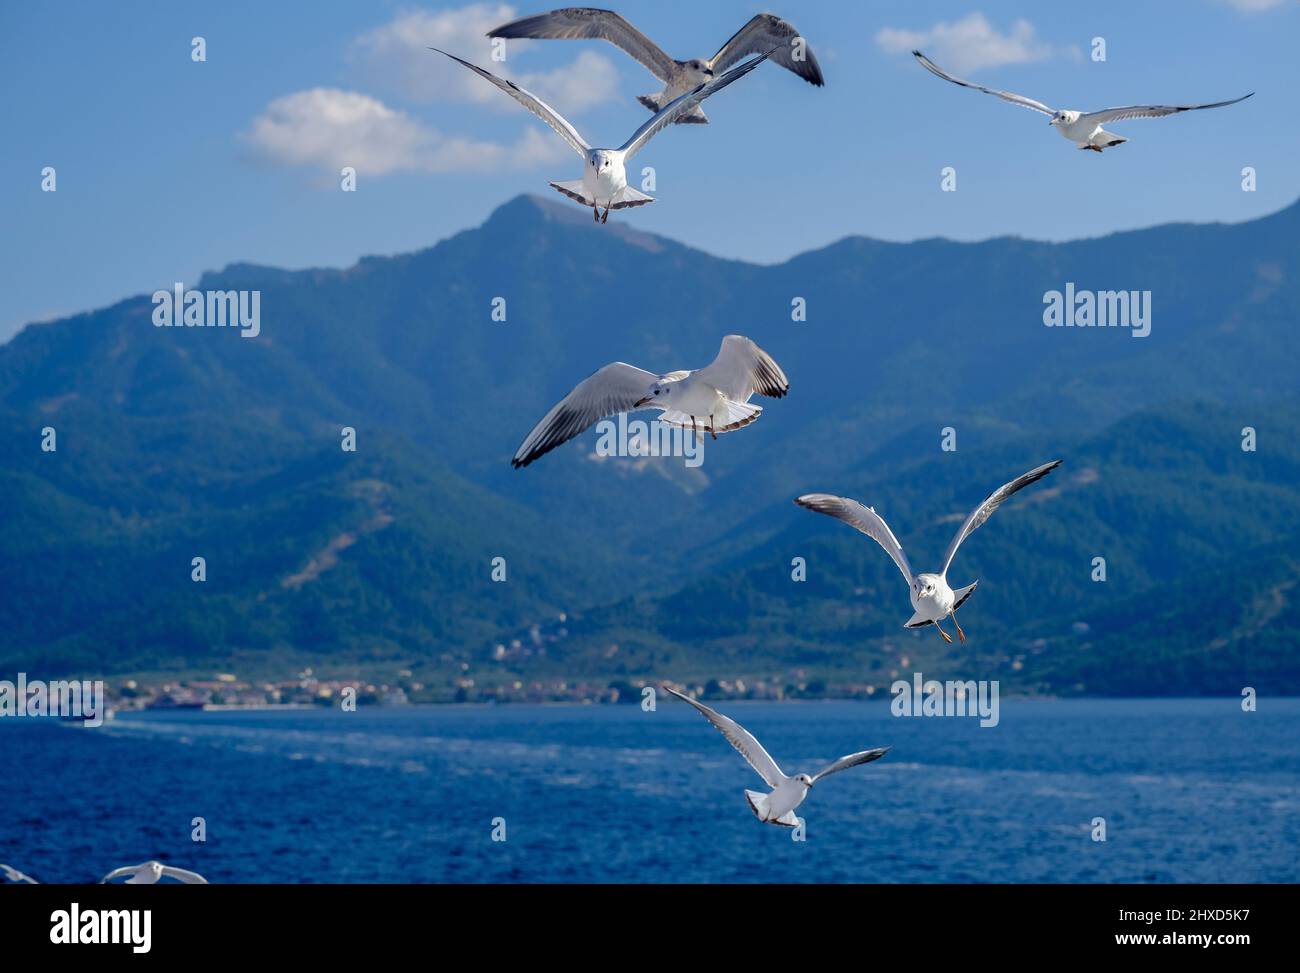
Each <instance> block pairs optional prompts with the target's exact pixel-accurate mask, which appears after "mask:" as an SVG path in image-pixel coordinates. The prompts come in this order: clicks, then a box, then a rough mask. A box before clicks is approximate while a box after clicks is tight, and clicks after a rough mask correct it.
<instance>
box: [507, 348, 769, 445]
mask: <svg viewBox="0 0 1300 973" xmlns="http://www.w3.org/2000/svg"><path fill="white" fill-rule="evenodd" d="M789 390H790V380H789V379H787V378H786V377H785V372H783V371H781V366H780V365H778V364H777V363H776V360H775V359H773V358H772V356H771V355H769V354H768V353H767V352H765V351H764V350H763V349H762V348H760V347H758V345H756V344H754V342H753V341H752V340H750V339H749V338H746V337H744V336H743V335H738V334H729V335H727V336H726V337H725V338H723V339H722V347H720V348H719V349H718V356H717V357H716V358H715V359H713V361H712V362H711V363H710V364H708V365H706V366H705V367H704V368H699V369H695V370H694V371H689V370H682V371H676V372H667V373H665V374H663V375H656V374H655V373H654V372H648V371H646V370H645V369H643V368H637V367H636V366H635V365H629V364H627V363H626V362H621V361H619V362H612V363H610V364H608V365H606V366H605V367H604V368H601V369H599V370H598V371H596V372H594V373H593V374H592V375H590V376H589V377H588V378H586V379H584V380H583V381H581V382H579V383H578V385H577V387H576V388H574V390H573V391H572V392H570V393H569V394H568V395H566V396H565V397H564V398H563V399H561V400H560V401H559V402H557V403H556V404H555V405H554V406H552V407H551V410H550V411H549V412H547V413H546V415H545V416H543V417H542V420H541V421H540V422H539V423H537V425H536V426H534V427H533V431H532V432H530V433H529V434H528V436H527V438H526V439H524V441H523V442H522V443H521V444H520V445H519V449H517V450H516V451H515V457H514V459H513V460H511V465H512V466H514V467H515V468H516V469H518V468H519V467H521V466H527V465H528V464H529V463H531V462H533V460H535V459H537V458H538V457H540V456H544V455H545V454H546V453H549V452H550V451H551V450H553V449H554V448H555V447H556V446H559V445H560V444H562V443H565V442H568V441H569V440H570V439H572V438H573V437H574V436H577V435H579V434H580V433H582V432H584V431H585V430H587V429H589V428H591V426H593V425H594V424H595V423H597V422H599V421H600V420H601V419H604V418H606V417H608V416H613V415H617V414H618V413H620V412H632V411H634V410H636V409H659V410H660V412H661V413H662V414H661V415H660V417H659V421H660V422H666V423H668V424H669V425H673V426H680V427H681V428H683V429H686V428H689V429H691V430H692V431H693V432H695V433H696V435H700V434H702V433H704V432H708V433H710V434H712V436H713V438H714V439H717V438H718V433H723V432H732V431H733V430H736V429H740V428H742V427H743V426H747V425H749V424H750V423H751V422H754V421H755V420H757V419H758V417H759V416H760V415H762V413H763V407H762V406H760V405H750V403H749V400H750V398H752V397H753V396H754V395H755V394H757V395H766V396H769V397H771V398H774V399H779V398H781V397H783V396H784V395H785V394H786V392H788V391H789Z"/></svg>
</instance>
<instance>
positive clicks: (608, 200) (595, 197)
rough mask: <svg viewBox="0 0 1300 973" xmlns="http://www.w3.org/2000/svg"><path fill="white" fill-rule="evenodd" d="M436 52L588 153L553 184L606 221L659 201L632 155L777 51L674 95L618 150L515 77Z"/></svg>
mask: <svg viewBox="0 0 1300 973" xmlns="http://www.w3.org/2000/svg"><path fill="white" fill-rule="evenodd" d="M430 50H433V51H438V53H439V54H446V55H447V57H449V58H451V59H452V60H453V61H456V62H457V63H459V64H463V65H465V67H467V68H469V69H470V70H471V71H474V72H475V73H477V74H479V75H481V76H482V77H484V78H487V80H489V81H491V82H492V83H493V84H494V85H496V86H497V87H498V88H500V89H501V90H502V91H504V92H505V93H506V94H508V95H509V96H510V97H511V98H514V99H515V100H516V101H517V102H519V104H521V105H523V106H524V107H525V108H527V109H528V110H529V111H530V112H532V113H533V114H534V115H536V116H537V117H538V118H540V119H541V120H542V121H544V122H545V123H546V124H547V125H549V126H551V128H553V129H555V131H556V133H558V134H559V136H560V138H562V139H564V141H565V142H567V143H568V144H569V146H570V147H571V148H572V149H573V150H574V151H575V152H577V153H578V155H580V156H582V158H583V163H584V165H583V170H582V178H581V179H574V180H570V181H568V182H553V183H551V184H550V185H551V186H552V188H554V189H556V190H557V191H559V192H561V193H563V194H564V195H565V196H568V197H569V198H570V199H573V200H577V201H578V202H579V203H581V204H582V205H583V206H590V207H591V209H592V217H593V218H594V219H596V220H597V221H599V222H601V223H604V222H605V221H606V220H608V219H609V211H610V210H611V209H624V208H626V207H628V206H644V205H645V204H646V203H653V202H654V197H653V196H647V195H646V194H645V193H642V192H638V191H637V190H635V189H633V188H632V187H631V186H629V185H628V184H627V161H628V160H629V159H631V158H632V156H634V155H636V154H637V153H638V152H640V151H641V149H642V148H644V147H645V144H646V143H647V142H649V141H650V140H651V139H652V138H654V136H655V134H656V133H657V132H658V131H659V130H660V129H662V128H663V127H664V126H666V125H667V124H668V123H669V122H671V121H673V120H674V119H675V118H677V117H678V116H680V115H681V114H682V113H683V112H686V111H690V109H691V108H693V107H695V106H696V105H698V104H699V103H700V102H701V101H703V100H704V99H705V98H707V97H709V95H711V94H713V93H714V92H717V91H721V90H722V89H723V88H725V87H726V86H727V85H729V84H731V82H733V81H736V80H738V79H739V78H743V77H744V76H745V75H747V74H748V73H749V72H750V71H752V70H754V68H756V67H758V65H759V64H761V63H762V62H763V61H766V60H767V59H768V57H770V56H771V54H772V52H771V51H768V52H767V53H765V54H761V55H759V56H758V57H755V58H751V59H750V60H748V61H746V62H745V63H744V64H742V65H741V66H740V67H738V68H732V69H731V70H730V71H728V72H727V73H726V74H724V75H722V77H720V78H714V79H712V80H710V81H707V82H704V83H701V84H698V85H696V86H695V87H694V88H692V89H691V90H690V91H688V92H686V94H684V95H682V96H681V97H679V98H675V99H673V100H672V101H671V102H669V103H668V104H667V105H665V106H664V107H663V108H662V109H661V110H660V111H659V112H658V113H657V114H656V115H655V116H654V117H653V118H651V119H650V120H649V121H648V122H646V123H645V124H644V125H642V126H641V127H640V128H638V129H637V130H636V131H635V132H633V133H632V137H631V138H630V139H628V140H627V141H626V142H624V143H623V144H622V145H621V146H619V147H618V148H617V149H597V148H592V147H591V146H590V145H588V144H587V140H586V139H584V138H583V137H582V136H581V135H579V134H578V130H577V129H576V128H574V127H573V126H572V125H571V124H569V122H568V121H567V120H566V119H565V118H564V116H562V115H561V114H560V113H559V112H557V111H556V110H555V109H554V108H552V107H551V106H550V105H548V104H546V102H544V101H542V99H540V98H538V97H537V96H536V95H534V94H532V93H531V92H529V91H525V90H524V89H523V88H521V87H519V85H517V84H515V83H514V82H513V81H506V80H504V79H503V78H498V77H497V76H496V75H495V74H492V73H491V72H490V71H484V70H483V69H482V68H480V67H478V66H477V65H474V64H470V63H469V62H468V61H463V60H461V59H460V58H458V57H457V56H456V55H454V54H447V52H446V51H439V50H438V48H436V47H432V48H430ZM601 206H604V207H605V215H604V216H601V215H600V207H601Z"/></svg>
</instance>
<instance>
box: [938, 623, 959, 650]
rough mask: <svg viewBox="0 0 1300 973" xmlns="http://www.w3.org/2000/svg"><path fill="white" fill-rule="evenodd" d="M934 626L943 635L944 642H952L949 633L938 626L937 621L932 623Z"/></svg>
mask: <svg viewBox="0 0 1300 973" xmlns="http://www.w3.org/2000/svg"><path fill="white" fill-rule="evenodd" d="M954 620H955V619H954ZM934 627H935V628H936V629H938V631H939V634H940V635H942V636H943V640H944V641H945V642H947V643H948V644H949V645H951V644H952V636H951V635H949V634H948V633H947V632H945V631H944V630H943V629H942V628H939V623H938V622H935V623H934Z"/></svg>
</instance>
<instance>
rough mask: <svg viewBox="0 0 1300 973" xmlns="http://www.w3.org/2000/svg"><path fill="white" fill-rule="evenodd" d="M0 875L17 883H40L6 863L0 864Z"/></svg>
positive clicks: (7, 880) (8, 880)
mask: <svg viewBox="0 0 1300 973" xmlns="http://www.w3.org/2000/svg"><path fill="white" fill-rule="evenodd" d="M0 875H3V876H4V879H5V881H6V882H14V883H16V884H19V885H40V884H41V883H40V882H38V881H36V879H34V878H32V877H31V876H30V875H24V874H23V873H22V872H20V871H18V869H16V868H10V867H9V866H8V865H4V864H0Z"/></svg>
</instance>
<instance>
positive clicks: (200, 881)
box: [99, 862, 208, 885]
mask: <svg viewBox="0 0 1300 973" xmlns="http://www.w3.org/2000/svg"><path fill="white" fill-rule="evenodd" d="M123 875H130V876H131V877H130V878H128V879H127V880H126V881H125V882H124V883H123V884H124V885H157V884H158V880H159V879H162V878H174V879H176V881H178V882H184V883H185V884H186V885H207V884H208V880H207V879H206V878H204V877H203V876H202V875H200V874H199V873H198V872H190V871H186V870H185V869H184V868H175V867H174V866H172V865H164V864H163V863H162V862H145V863H144V864H143V865H127V866H125V867H123V868H115V869H113V870H112V871H111V872H109V873H108V874H107V875H105V876H104V877H103V878H101V879H100V880H99V884H100V885H103V884H104V883H106V882H111V881H112V880H113V879H115V878H121V877H122V876H123Z"/></svg>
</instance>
